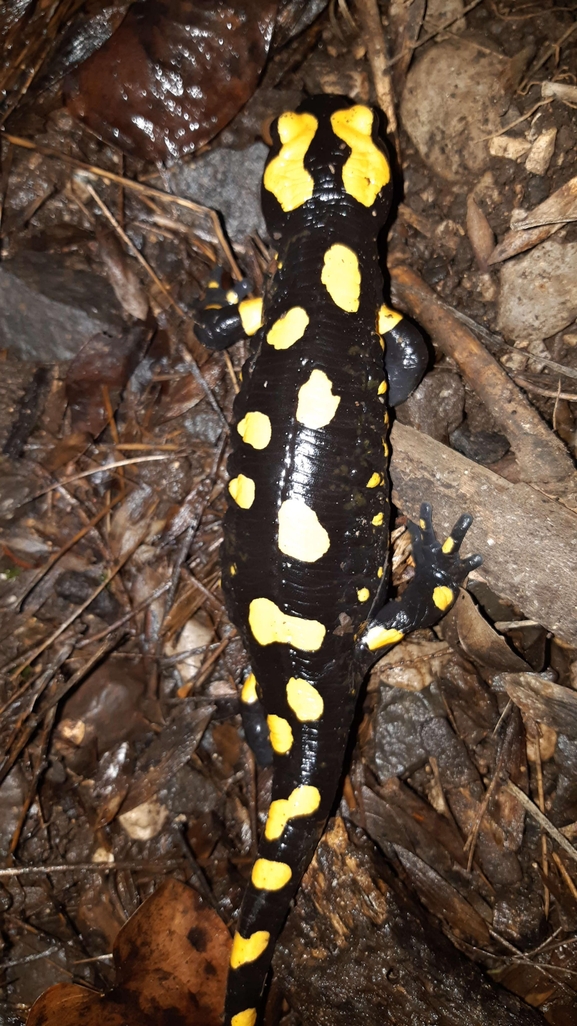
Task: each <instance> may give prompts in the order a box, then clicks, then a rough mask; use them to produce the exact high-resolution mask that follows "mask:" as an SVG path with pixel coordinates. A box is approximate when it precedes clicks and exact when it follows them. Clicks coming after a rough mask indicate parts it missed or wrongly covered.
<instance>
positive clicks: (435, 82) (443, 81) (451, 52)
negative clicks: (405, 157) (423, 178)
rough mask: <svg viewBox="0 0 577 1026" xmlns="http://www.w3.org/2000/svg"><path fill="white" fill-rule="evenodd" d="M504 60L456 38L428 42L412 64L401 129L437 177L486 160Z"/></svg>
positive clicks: (499, 106)
mask: <svg viewBox="0 0 577 1026" xmlns="http://www.w3.org/2000/svg"><path fill="white" fill-rule="evenodd" d="M507 67H508V62H507V60H506V59H505V58H504V57H501V56H500V55H499V54H496V53H488V52H483V51H481V50H480V49H479V47H477V46H475V45H473V44H470V45H468V41H467V40H466V39H465V38H464V37H461V38H460V39H459V41H458V42H455V41H452V40H446V41H445V42H442V43H439V44H438V45H437V46H432V47H431V48H430V49H429V50H427V52H426V53H425V54H424V55H423V56H422V57H421V58H420V59H419V60H418V61H417V62H416V63H415V64H414V65H413V67H412V68H411V70H410V71H409V73H408V75H407V84H406V87H405V92H404V94H403V99H402V104H401V114H402V118H403V122H404V125H405V128H406V129H407V132H408V133H409V135H410V136H411V139H412V140H413V142H414V144H415V146H416V147H417V149H418V151H419V153H420V154H421V157H422V158H423V160H424V161H425V162H426V163H427V164H428V165H429V166H430V167H432V168H433V170H434V171H436V172H437V174H439V175H441V177H442V178H448V179H450V180H453V181H460V180H461V179H462V176H463V174H464V173H467V172H469V171H473V172H474V171H476V172H480V171H482V170H484V169H485V168H486V167H487V165H488V164H489V160H490V152H489V146H488V142H487V137H488V136H491V135H494V134H495V133H496V132H498V131H499V128H500V122H499V114H500V113H502V110H503V108H504V106H505V90H504V87H503V85H502V77H501V76H502V73H503V72H504V71H505V70H506V69H507Z"/></svg>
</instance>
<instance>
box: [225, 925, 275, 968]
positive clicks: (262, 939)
mask: <svg viewBox="0 0 577 1026" xmlns="http://www.w3.org/2000/svg"><path fill="white" fill-rule="evenodd" d="M269 940H270V933H269V932H268V930H257V931H256V933H251V935H250V937H241V935H240V933H236V934H235V935H234V940H233V942H232V952H231V956H230V967H231V969H238V967H239V966H240V965H245V963H246V962H255V961H256V959H257V958H260V956H261V955H262V953H263V951H266V948H267V946H268V942H269Z"/></svg>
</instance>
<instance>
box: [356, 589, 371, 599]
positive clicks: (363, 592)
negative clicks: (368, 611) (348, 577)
mask: <svg viewBox="0 0 577 1026" xmlns="http://www.w3.org/2000/svg"><path fill="white" fill-rule="evenodd" d="M370 597H371V593H370V591H369V589H368V588H357V598H358V600H359V602H366V601H367V599H370Z"/></svg>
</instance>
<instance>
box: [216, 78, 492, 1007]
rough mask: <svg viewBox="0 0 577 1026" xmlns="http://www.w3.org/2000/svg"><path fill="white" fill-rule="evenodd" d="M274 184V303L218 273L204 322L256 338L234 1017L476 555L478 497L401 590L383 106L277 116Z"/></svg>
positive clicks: (418, 560) (244, 395) (239, 486)
mask: <svg viewBox="0 0 577 1026" xmlns="http://www.w3.org/2000/svg"><path fill="white" fill-rule="evenodd" d="M271 134H272V139H273V145H272V149H271V152H270V155H269V158H268V161H267V164H266V168H265V172H264V177H263V188H262V203H263V210H264V214H265V218H266V221H267V225H268V230H269V232H270V236H271V238H272V239H273V240H274V243H275V245H276V247H277V249H278V258H277V266H278V270H277V272H276V274H275V275H274V278H273V279H272V280H271V282H270V283H269V286H268V288H267V291H266V296H265V299H264V302H263V301H262V300H258V299H252V298H246V290H245V289H244V288H243V286H241V287H238V286H237V287H236V288H233V289H232V290H230V291H229V292H225V291H224V290H223V289H222V287H221V285H220V282H219V281H216V280H215V281H213V282H211V283H209V289H208V294H207V299H206V301H205V303H204V310H203V312H202V313H201V315H200V317H199V322H200V323H199V326H198V327H197V334H198V337H199V338H200V340H201V341H202V342H203V343H204V344H205V345H208V346H210V347H212V348H217V349H219V348H225V347H226V346H227V345H229V344H230V343H231V342H233V341H235V340H237V339H238V338H240V337H241V335H242V334H243V333H244V334H246V335H249V336H252V340H253V345H252V353H251V356H250V357H249V359H248V361H247V364H246V365H245V368H244V371H243V382H242V388H241V391H240V393H239V395H238V396H237V398H236V400H235V404H234V419H233V427H232V436H233V438H232V453H231V456H230V461H229V465H228V469H229V475H230V480H229V484H228V492H229V496H228V511H227V513H226V518H225V524H224V544H223V550H222V581H223V588H224V591H225V593H226V598H227V602H228V606H229V610H230V615H231V618H232V620H233V622H234V623H235V624H236V626H237V627H238V629H239V631H240V633H241V635H242V638H243V641H244V644H245V645H246V648H247V650H248V652H249V654H250V662H251V672H250V673H249V674H248V675H247V676H246V679H245V680H244V684H243V687H242V692H241V707H242V710H243V718H244V723H245V730H246V734H247V738H248V740H249V742H250V743H251V745H252V747H253V749H254V751H255V754H256V756H257V758H258V759H259V761H260V762H261V763H267V762H269V763H270V762H271V761H272V762H273V764H274V775H273V786H272V801H271V805H270V809H269V812H268V818H267V820H266V825H265V828H264V834H263V836H262V838H261V840H260V845H259V849H258V857H257V860H256V862H255V864H254V866H253V869H252V875H251V878H250V883H249V885H248V888H247V891H246V894H245V898H244V901H243V904H242V909H241V912H240V917H239V921H238V928H237V932H236V935H235V938H234V942H233V947H232V956H231V963H230V974H229V983H228V991H227V997H226V1008H225V1022H226V1024H227V1026H254V1024H255V1023H256V1020H257V1015H258V1007H259V999H260V997H261V994H262V990H263V987H264V984H265V980H266V976H267V971H268V968H269V965H270V961H271V958H272V954H273V950H274V945H275V941H276V938H277V936H278V934H279V932H280V930H281V927H282V925H283V921H284V919H285V917H286V914H287V911H288V908H289V904H290V902H291V899H292V898H293V896H294V895H295V892H296V891H297V888H298V886H299V883H300V880H301V878H302V875H303V873H304V871H305V869H306V867H307V865H308V863H309V861H310V859H311V857H312V855H313V853H314V850H315V847H316V845H317V843H318V841H319V838H320V836H321V833H322V831H323V827H324V825H325V822H326V819H327V817H328V815H329V813H330V810H331V807H332V805H333V802H334V800H335V795H336V792H337V789H338V784H339V780H340V776H341V772H342V765H343V759H344V756H345V749H346V746H347V739H348V735H349V730H350V727H351V724H352V721H353V716H354V712H355V705H356V702H357V696H358V694H359V689H360V687H361V685H362V682H363V679H364V678H365V676H366V674H367V671H368V670H369V668H370V667H371V665H372V664H373V663H374V662H375V661H376V660H377V659H378V658H379V657H380V656H381V655H382V654H383V653H384V652H385V651H387V649H388V648H389V647H390V646H391V645H395V644H396V643H397V642H399V641H401V639H402V638H403V637H404V636H405V635H406V634H407V633H408V632H409V631H412V630H414V629H415V628H417V627H430V626H432V625H433V624H435V623H436V622H437V621H438V620H439V619H440V618H441V617H442V616H443V614H444V613H445V612H446V610H448V609H449V608H450V607H451V606H452V604H453V602H454V601H455V598H456V596H457V592H458V588H459V585H460V584H461V583H462V582H463V581H464V579H465V577H466V575H467V574H468V572H469V571H470V570H471V569H472V568H473V567H476V566H478V565H479V564H480V563H481V558H480V557H479V556H470V557H469V558H468V559H464V560H461V559H460V557H459V548H460V545H461V542H462V541H463V538H464V536H465V533H466V531H467V529H468V527H469V525H470V523H471V518H470V517H469V516H466V515H465V516H462V517H461V518H460V519H459V521H458V522H457V524H456V525H455V527H454V529H453V531H452V533H451V535H450V537H448V538H447V540H446V541H445V542H444V544H443V545H441V544H440V543H439V542H438V541H437V539H436V537H435V534H434V531H433V527H432V521H431V509H430V507H429V506H428V505H426V504H424V505H423V506H422V508H421V519H420V523H419V526H418V527H416V526H413V528H412V533H413V555H414V559H415V564H416V571H415V576H414V579H413V580H412V581H411V583H410V584H409V585H408V587H407V588H406V590H405V592H404V594H403V595H402V598H401V599H400V600H399V601H386V592H387V586H388V572H387V564H388V551H389V518H390V514H389V481H388V473H387V465H388V458H389V447H388V434H389V431H388V425H389V413H388V410H389V408H390V406H394V405H396V404H397V403H399V402H402V401H403V400H404V399H405V398H406V397H407V396H408V395H409V393H410V392H411V391H412V390H413V388H414V387H415V385H416V384H417V383H418V381H419V380H420V378H421V377H422V374H423V372H424V369H425V365H426V362H427V350H426V347H425V345H424V342H423V340H422V338H421V336H420V334H419V332H418V331H417V330H416V328H415V327H414V326H413V325H412V324H411V323H410V322H408V321H407V320H406V319H404V318H403V317H402V315H401V314H399V313H396V312H395V311H393V310H391V309H390V308H389V307H388V306H386V305H385V304H384V303H383V299H382V288H383V282H382V277H381V273H380V270H379V260H378V249H377V237H378V234H379V231H380V229H381V228H382V227H383V225H384V223H385V220H386V218H387V214H388V212H389V208H390V204H391V193H392V186H391V172H390V165H389V162H388V160H387V156H386V150H385V147H384V145H383V143H382V142H381V141H379V136H378V118H377V115H376V113H375V112H374V111H373V110H372V109H371V108H369V107H366V106H362V105H358V104H353V103H352V102H351V101H349V100H347V99H345V98H342V97H334V96H314V97H311V98H310V99H308V100H306V101H305V102H304V103H303V104H302V105H301V106H300V107H299V108H298V110H297V111H289V112H287V113H285V114H282V115H281V116H280V117H279V118H277V119H276V121H275V122H274V123H273V125H272V128H271Z"/></svg>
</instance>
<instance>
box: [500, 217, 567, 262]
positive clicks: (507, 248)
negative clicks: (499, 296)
mask: <svg viewBox="0 0 577 1026" xmlns="http://www.w3.org/2000/svg"><path fill="white" fill-rule="evenodd" d="M560 228H561V225H560V224H542V225H540V226H539V227H538V228H528V229H527V231H526V232H520V231H510V232H507V234H506V235H505V236H504V238H503V239H501V242H500V243H499V245H498V246H495V249H494V250H493V252H492V253H491V256H490V257H489V259H488V260H487V264H488V265H489V266H490V265H491V264H499V263H501V261H503V260H508V259H509V258H510V257H514V256H517V254H518V253H526V252H527V250H528V249H533V248H534V246H537V245H539V243H540V242H544V241H545V239H548V238H549V236H550V235H554V234H555V232H558V231H559V229H560Z"/></svg>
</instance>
